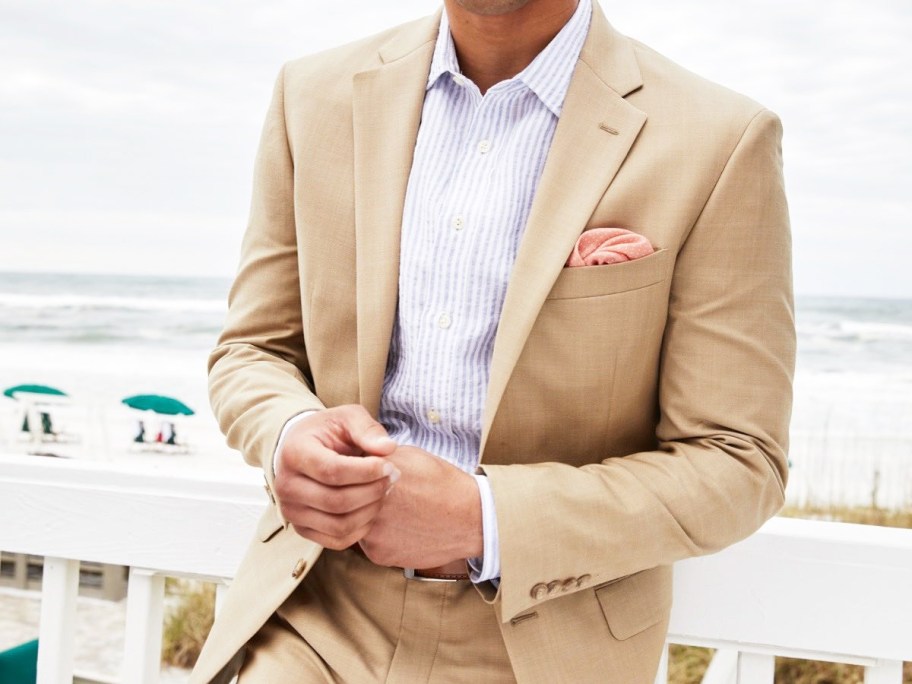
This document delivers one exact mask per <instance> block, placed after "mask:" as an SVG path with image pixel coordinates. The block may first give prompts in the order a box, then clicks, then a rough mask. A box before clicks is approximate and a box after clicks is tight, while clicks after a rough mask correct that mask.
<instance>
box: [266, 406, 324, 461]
mask: <svg viewBox="0 0 912 684" xmlns="http://www.w3.org/2000/svg"><path fill="white" fill-rule="evenodd" d="M318 410H319V409H312V410H310V411H304V412H303V413H299V414H298V415H296V416H293V417H291V418H289V419H288V421H286V423H285V426H284V427H283V428H282V432H281V433H279V441H278V442H277V443H276V448H275V451H274V452H273V454H272V476H273V477H275V472H276V466H277V465H278V464H279V454H280V453H282V447H283V446H285V437H287V436H288V431H289V430H291V428H293V427H294V426H295V425H297V424H298V423H300V422H301V421H302V420H304V419H305V418H307V416H309V415H310V414H311V413H316V412H317V411H318Z"/></svg>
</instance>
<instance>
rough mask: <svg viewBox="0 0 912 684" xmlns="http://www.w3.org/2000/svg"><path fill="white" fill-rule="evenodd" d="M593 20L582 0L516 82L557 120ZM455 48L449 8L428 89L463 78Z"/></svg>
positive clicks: (589, 0) (586, 1)
mask: <svg viewBox="0 0 912 684" xmlns="http://www.w3.org/2000/svg"><path fill="white" fill-rule="evenodd" d="M591 19H592V0H579V4H578V5H577V7H576V11H574V13H573V16H571V17H570V20H569V21H568V22H567V23H566V24H564V27H563V28H562V29H561V30H560V31H559V32H558V34H557V35H556V36H554V38H553V39H552V40H551V42H550V43H548V45H547V46H546V47H545V49H544V50H542V51H541V52H540V53H538V55H537V56H536V57H535V59H533V60H532V62H531V63H530V64H529V65H528V66H527V67H526V68H525V69H523V70H522V71H521V72H520V73H518V74H517V75H516V76H514V78H513V80H518V81H521V82H522V83H524V84H525V85H526V86H527V87H528V88H529V89H530V90H531V91H532V92H534V93H535V94H536V95H537V96H538V98H539V99H540V100H541V101H542V103H543V104H544V105H545V106H546V107H547V108H548V109H549V110H551V112H552V113H553V114H554V115H555V116H558V117H559V116H560V113H561V109H562V108H563V105H564V97H565V96H566V95H567V89H568V88H569V87H570V79H571V78H572V77H573V71H574V69H575V68H576V62H577V61H578V60H579V54H580V51H581V50H582V49H583V43H585V42H586V36H587V35H588V34H589V23H590V21H591ZM461 73H462V71H461V70H460V68H459V60H458V58H457V57H456V46H455V45H454V44H453V36H452V34H451V33H450V22H449V19H448V18H447V13H446V8H444V10H443V14H442V15H441V17H440V29H439V30H438V32H437V42H436V44H435V45H434V56H433V57H432V58H431V70H430V73H429V74H428V80H427V86H426V87H427V89H430V88H432V87H433V86H434V85H435V84H436V83H437V81H438V80H439V79H440V77H441V76H443V75H444V74H453V75H455V74H461Z"/></svg>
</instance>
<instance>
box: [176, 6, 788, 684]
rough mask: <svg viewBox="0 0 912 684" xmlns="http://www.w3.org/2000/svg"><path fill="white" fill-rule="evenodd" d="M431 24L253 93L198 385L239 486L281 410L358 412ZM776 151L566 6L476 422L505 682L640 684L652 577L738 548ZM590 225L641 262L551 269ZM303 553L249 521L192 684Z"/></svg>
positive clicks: (776, 348)
mask: <svg viewBox="0 0 912 684" xmlns="http://www.w3.org/2000/svg"><path fill="white" fill-rule="evenodd" d="M438 21H439V15H438V16H437V17H431V18H427V19H423V20H420V21H417V22H413V23H410V24H407V25H404V26H402V27H399V28H396V29H393V30H391V31H388V32H386V33H383V34H381V35H379V36H374V37H371V38H368V39H366V40H363V41H361V42H359V43H356V44H354V45H350V46H346V47H342V48H338V49H335V50H332V51H330V52H326V53H323V54H320V55H316V56H312V57H308V58H305V59H302V60H299V61H296V62H292V63H290V64H288V65H287V66H286V68H285V69H284V70H283V72H282V74H281V76H280V78H279V80H278V82H277V85H276V89H275V94H274V99H273V102H272V106H271V108H270V110H269V114H268V118H267V121H266V125H265V129H264V132H263V137H262V142H261V147H260V152H259V155H258V159H257V166H256V174H255V185H254V194H253V204H252V210H251V217H250V225H249V229H248V232H247V234H246V237H245V240H244V244H243V255H242V261H241V266H240V272H239V274H238V277H237V280H236V282H235V285H234V288H233V290H232V294H231V301H230V311H229V315H228V320H227V324H226V327H225V331H224V334H223V336H222V339H221V340H220V342H219V345H218V347H217V349H216V350H215V351H214V352H213V354H212V357H211V375H210V386H211V397H212V402H213V407H214V410H215V413H216V415H217V417H218V419H219V421H220V423H221V426H222V428H223V430H224V431H225V432H226V434H227V436H228V442H229V444H231V445H232V446H233V447H236V448H238V449H240V450H241V451H242V452H243V454H244V456H245V458H246V459H247V460H248V461H249V462H250V463H252V464H256V465H260V466H262V467H263V468H264V472H265V474H266V478H267V480H271V478H272V474H271V459H272V454H273V451H274V449H275V447H276V441H277V438H278V435H279V433H280V430H281V428H282V426H283V425H284V423H285V422H286V421H287V420H288V419H289V418H290V417H292V416H293V415H295V414H297V413H299V412H301V411H304V410H306V409H313V408H320V407H323V406H336V405H340V404H347V403H361V404H363V405H365V406H366V407H367V408H368V409H369V410H370V411H371V412H373V413H374V415H376V413H377V409H378V406H379V403H380V391H381V385H382V381H383V375H384V369H385V365H386V359H387V353H388V349H389V342H390V334H391V330H392V326H393V319H394V316H395V311H396V298H397V273H398V262H399V233H400V222H401V217H402V210H403V202H404V195H405V189H406V182H407V179H408V175H409V169H410V165H411V159H412V152H413V149H414V144H415V138H416V133H417V130H418V124H419V117H420V113H421V108H422V103H423V97H424V92H425V82H426V78H427V73H428V69H429V66H430V61H431V55H432V51H433V47H434V39H435V36H436V32H437V25H438ZM780 138H781V129H780V125H779V121H778V119H777V118H776V116H775V115H773V114H772V113H770V112H769V111H767V110H764V109H763V108H762V107H761V106H759V105H757V104H756V103H754V102H752V101H751V100H748V99H747V98H744V97H742V96H740V95H737V94H735V93H732V92H731V91H729V90H726V89H724V88H722V87H720V86H717V85H714V84H712V83H709V82H707V81H705V80H703V79H701V78H699V77H697V76H695V75H693V74H691V73H689V72H687V71H685V70H683V69H681V68H680V67H678V66H676V65H675V64H673V63H671V62H670V61H668V60H667V59H665V58H663V57H662V56H660V55H658V54H656V53H655V52H653V51H652V50H650V49H649V48H647V47H645V46H643V45H641V44H639V43H637V42H635V41H633V40H630V39H628V38H626V37H624V36H621V35H620V34H618V33H617V32H615V31H614V30H613V29H612V28H611V26H610V25H609V24H608V22H607V21H606V19H605V17H604V15H603V14H602V12H601V10H600V9H599V8H598V7H597V6H596V7H595V8H594V14H593V20H592V26H591V30H590V34H589V36H588V39H587V41H586V44H585V46H584V48H583V50H582V54H581V56H580V60H579V63H578V65H577V67H576V70H575V72H574V76H573V80H572V82H571V84H570V89H569V92H568V94H567V99H566V102H565V106H564V109H563V114H562V116H561V119H560V122H559V124H558V127H557V131H556V133H555V137H554V141H553V144H552V147H551V150H550V154H549V156H548V160H547V163H546V166H545V170H544V173H543V176H542V179H541V182H540V185H539V189H538V192H537V194H536V196H535V200H534V205H533V208H532V211H531V216H530V218H529V222H528V225H527V227H526V230H525V234H524V236H523V239H522V244H521V246H520V249H519V253H518V256H517V258H516V263H515V266H514V269H513V274H512V277H511V280H510V284H509V289H508V291H507V295H506V301H505V303H504V307H503V313H502V316H501V321H500V326H499V330H498V335H497V339H496V343H495V349H494V357H493V361H492V365H491V375H490V388H489V391H488V396H487V401H486V405H485V407H484V420H483V434H482V456H481V460H482V465H481V468H482V469H483V471H484V472H485V473H486V474H487V476H488V477H489V478H490V482H491V485H492V488H493V492H494V498H495V502H496V509H497V521H498V526H499V531H500V544H501V549H500V550H501V558H502V582H501V584H500V589H499V591H495V589H494V588H493V586H491V585H488V584H485V585H481V586H480V587H479V589H480V591H481V592H482V594H483V595H484V597H485V599H486V600H488V601H490V602H492V603H493V605H494V607H495V609H496V611H497V614H498V616H499V617H500V619H501V622H502V633H503V638H504V641H505V644H506V646H507V650H508V652H509V655H510V658H511V663H512V665H513V669H514V672H515V675H516V677H517V680H518V681H519V682H521V683H526V682H542V683H544V682H548V683H552V682H560V681H568V682H619V683H620V682H623V683H624V684H630V683H631V682H641V681H642V682H647V681H651V678H652V676H653V673H654V672H655V668H656V665H657V662H658V657H659V653H660V649H661V646H662V642H663V639H664V636H665V632H666V629H667V619H668V614H669V609H670V604H671V564H672V563H673V562H674V561H677V560H679V559H682V558H687V557H690V556H695V555H699V554H705V553H712V552H714V551H717V550H719V549H721V548H723V547H725V546H726V545H728V544H731V543H733V542H735V541H737V540H739V539H742V538H743V537H745V536H747V535H749V534H751V533H752V532H753V531H754V530H755V529H757V527H759V526H760V525H761V524H762V523H763V521H764V520H766V519H767V518H768V517H769V516H771V515H773V514H774V513H775V512H776V511H777V510H778V509H779V507H780V506H781V504H782V501H783V489H784V485H785V480H786V475H787V465H786V444H787V433H788V420H789V414H790V409H791V379H792V372H793V364H794V351H795V338H794V323H793V307H792V294H791V265H790V251H791V250H790V237H789V227H788V214H787V207H786V202H785V197H784V192H783V180H782V173H781V170H782V169H781V153H780ZM597 226H620V227H625V228H629V229H631V230H634V231H636V232H639V233H641V234H643V235H645V236H646V237H648V238H649V240H650V242H651V243H652V244H653V245H654V246H656V247H657V252H656V253H655V254H653V255H652V256H648V257H645V258H643V259H640V260H636V261H632V262H628V263H625V264H620V265H608V266H596V267H588V268H576V269H564V268H563V266H564V262H565V260H566V259H567V256H568V255H569V254H570V252H571V250H572V248H573V245H574V243H575V241H576V240H577V239H578V237H579V235H580V234H581V232H582V231H583V230H586V229H587V228H592V227H597ZM320 551H321V549H320V548H319V547H318V546H316V545H314V544H313V543H311V542H309V541H306V540H304V539H302V538H300V537H299V536H297V535H296V534H295V532H294V530H293V529H291V528H290V527H288V526H284V525H283V521H282V520H281V518H280V516H279V514H278V512H277V510H276V508H275V507H274V506H270V507H269V509H268V510H267V512H266V515H265V516H264V518H263V519H262V521H261V523H260V527H259V531H258V538H257V539H255V540H254V541H253V542H252V545H251V547H250V550H249V552H248V554H247V556H246V558H245V560H244V562H243V564H242V566H241V567H240V569H239V570H238V573H237V575H236V579H235V581H234V584H233V586H232V588H231V591H230V592H229V595H228V597H227V598H226V601H225V603H224V606H223V609H222V611H221V614H220V617H219V619H218V620H217V621H216V624H215V626H214V628H213V631H212V633H211V636H210V638H209V641H208V643H207V645H206V647H205V649H204V651H203V654H202V656H201V658H200V661H199V663H198V666H197V669H196V671H195V674H194V681H198V682H201V681H208V680H210V679H211V678H212V677H214V676H215V674H216V673H217V672H218V671H219V669H220V668H222V667H223V666H224V665H225V664H226V663H227V662H228V661H229V659H231V658H232V656H234V655H235V654H236V653H237V652H238V650H239V649H241V648H242V646H243V644H244V643H245V642H246V641H247V640H248V639H249V638H250V636H251V635H252V634H253V633H254V632H255V631H256V630H257V629H258V628H259V627H260V625H261V624H262V623H263V622H264V621H265V620H266V619H267V617H268V616H269V615H270V614H271V613H272V612H273V611H274V610H275V609H276V607H277V606H279V605H280V603H281V602H282V601H283V600H284V599H285V598H286V597H287V596H288V595H289V594H290V593H291V591H292V590H293V589H294V588H295V586H296V585H297V583H298V582H300V581H301V580H302V578H303V577H304V575H306V571H307V568H309V567H310V566H311V565H312V564H313V562H314V561H315V559H316V558H317V556H318V555H319V554H320ZM302 561H303V562H302ZM302 569H303V572H302ZM533 613H534V614H535V616H536V618H537V619H524V618H525V617H526V616H529V615H532V614H533Z"/></svg>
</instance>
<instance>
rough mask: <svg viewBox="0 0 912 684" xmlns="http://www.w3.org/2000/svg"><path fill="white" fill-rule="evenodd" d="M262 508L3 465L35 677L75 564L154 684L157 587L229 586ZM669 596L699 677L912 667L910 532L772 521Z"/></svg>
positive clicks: (218, 496)
mask: <svg viewBox="0 0 912 684" xmlns="http://www.w3.org/2000/svg"><path fill="white" fill-rule="evenodd" d="M265 502H266V497H265V494H264V493H263V490H262V487H261V486H260V485H259V484H258V483H257V482H256V480H255V478H253V477H250V478H237V477H234V479H227V478H224V477H223V478H222V479H221V480H217V479H213V478H212V477H209V476H206V477H203V476H201V475H197V476H195V477H194V476H190V475H188V474H186V473H183V474H182V473H178V472H175V473H164V474H163V473H149V472H148V471H146V472H137V471H136V470H135V469H132V470H130V469H124V468H123V467H116V466H113V465H112V464H110V463H104V464H100V463H99V464H93V463H91V462H86V461H76V462H74V461H59V460H50V459H48V460H45V459H40V458H36V457H16V456H0V549H3V550H4V551H9V552H12V553H30V554H36V555H42V556H45V557H46V561H45V570H44V580H43V588H42V597H41V599H42V611H41V624H40V649H39V656H38V661H39V662H38V668H39V670H38V679H39V682H40V683H41V684H63V683H68V682H71V681H72V666H73V634H74V629H73V627H74V617H75V605H76V592H77V580H78V563H79V560H92V561H97V562H102V563H113V564H119V565H127V566H130V568H131V570H130V581H129V590H128V597H127V618H126V634H125V647H124V657H123V667H122V670H121V676H120V677H121V681H123V682H128V683H129V684H134V683H145V682H155V681H156V680H157V678H158V673H159V653H160V650H161V624H162V614H163V589H164V578H165V577H166V576H179V577H195V578H202V579H209V580H213V581H216V582H219V583H220V587H224V586H226V585H225V580H226V579H227V578H230V577H231V575H232V573H233V571H234V568H235V567H236V566H237V564H238V562H239V560H240V557H241V554H242V553H243V550H244V548H245V546H246V542H247V540H248V538H249V537H250V536H251V535H252V534H253V530H254V527H255V523H256V520H257V518H258V516H259V513H260V511H261V510H262V508H263V506H264V505H265ZM674 591H675V604H674V609H673V612H672V619H671V628H670V635H669V643H675V644H690V645H695V646H708V647H712V648H716V649H719V650H718V651H717V653H716V656H715V657H714V659H713V661H712V663H711V665H710V668H709V670H708V672H707V674H706V677H705V678H704V683H705V684H722V683H723V682H724V683H733V682H737V683H738V684H771V683H772V681H773V669H774V657H775V656H777V655H780V656H790V657H796V658H808V659H813V660H825V661H832V662H841V663H851V664H857V665H862V666H864V668H865V682H866V684H901V682H902V661H903V660H906V661H912V531H910V530H898V529H886V528H877V527H866V526H861V525H848V524H841V523H827V522H817V521H807V520H789V519H781V518H776V519H773V520H771V521H770V522H768V523H767V524H766V525H765V526H764V527H763V528H762V529H761V530H760V531H759V532H758V533H757V534H755V535H754V536H752V537H751V538H750V539H748V540H746V541H743V542H741V543H739V544H736V545H734V546H732V547H731V548H729V549H727V550H725V551H723V552H722V553H719V554H716V555H713V556H708V557H703V558H697V559H692V560H688V561H684V562H681V563H679V564H678V565H677V566H676V571H675V587H674ZM666 668H667V664H666V663H664V662H663V666H662V669H661V670H660V672H659V676H658V677H657V679H656V681H657V682H664V681H667V674H666Z"/></svg>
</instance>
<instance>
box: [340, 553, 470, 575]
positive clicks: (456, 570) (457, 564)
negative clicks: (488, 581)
mask: <svg viewBox="0 0 912 684" xmlns="http://www.w3.org/2000/svg"><path fill="white" fill-rule="evenodd" d="M348 550H349V551H354V552H355V553H357V554H358V555H359V556H361V557H362V558H365V559H367V560H370V559H369V558H367V556H365V555H364V549H362V548H361V546H360V545H358V544H352V545H351V546H349V547H348ZM402 572H403V574H404V575H405V576H406V578H408V579H413V580H421V581H425V582H462V581H465V580H467V579H469V573H468V567H467V566H466V562H465V561H464V560H455V561H452V562H450V563H447V564H446V565H438V566H437V567H436V568H419V569H414V568H403V570H402Z"/></svg>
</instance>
